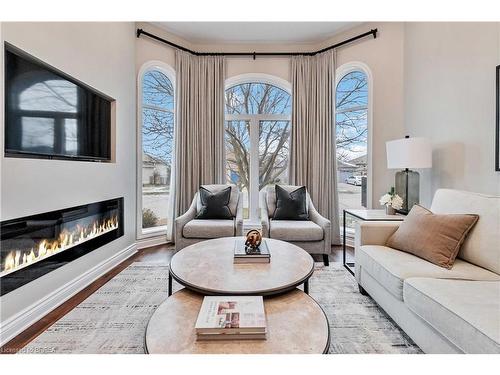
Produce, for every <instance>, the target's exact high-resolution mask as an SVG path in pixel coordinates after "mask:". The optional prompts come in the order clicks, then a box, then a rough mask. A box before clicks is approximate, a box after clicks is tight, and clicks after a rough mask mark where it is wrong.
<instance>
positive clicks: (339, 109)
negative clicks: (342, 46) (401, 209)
mask: <svg viewBox="0 0 500 375" xmlns="http://www.w3.org/2000/svg"><path fill="white" fill-rule="evenodd" d="M339 70H340V74H339V72H338V74H337V76H338V80H337V86H336V95H335V124H336V149H337V182H338V194H339V206H340V215H343V210H344V209H349V208H351V209H360V208H363V207H369V206H370V198H371V197H370V191H371V181H370V177H371V176H369V170H370V168H369V163H370V160H371V158H370V154H369V153H370V146H369V142H368V140H369V136H370V135H369V131H370V121H369V120H370V114H369V100H371V98H369V89H370V85H371V83H370V80H369V76H368V74H367V72H366V71H364V70H363V69H359V67H358V66H357V65H348V66H343V67H340V68H339ZM341 223H342V220H341ZM347 224H348V225H347V226H349V223H347ZM347 233H348V234H349V233H350V232H349V230H348V231H347Z"/></svg>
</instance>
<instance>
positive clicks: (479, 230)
mask: <svg viewBox="0 0 500 375" xmlns="http://www.w3.org/2000/svg"><path fill="white" fill-rule="evenodd" d="M430 209H431V211H432V212H434V213H437V214H440V213H441V214H446V213H449V214H452V213H476V214H478V215H479V221H478V222H477V224H476V225H475V227H474V228H473V229H472V231H471V232H470V234H469V235H468V237H467V239H466V240H465V242H464V244H463V246H462V247H461V249H460V252H459V254H458V257H457V259H456V261H455V264H454V265H453V267H452V268H451V269H450V270H448V269H445V268H442V267H439V266H436V265H434V264H432V263H429V262H427V261H425V260H423V259H421V258H418V257H415V256H413V255H411V254H408V253H405V252H402V251H398V250H395V249H392V248H389V247H387V246H385V243H386V241H387V239H388V237H389V236H390V235H391V234H392V233H394V232H395V230H396V229H397V227H398V225H399V223H395V222H363V223H360V224H358V227H357V229H356V239H355V257H356V272H355V274H356V280H357V282H358V284H359V287H360V288H359V289H360V292H361V293H368V294H369V295H370V296H371V297H372V298H373V299H374V300H375V301H376V302H377V303H378V304H379V306H381V307H382V308H383V309H384V310H385V311H386V312H387V313H388V314H389V315H390V316H391V317H392V319H393V320H394V321H395V322H396V323H397V324H398V325H399V326H400V327H401V328H402V329H403V330H404V331H405V332H406V333H407V334H408V335H409V336H410V337H411V338H412V339H413V341H414V342H415V343H416V344H417V345H418V346H419V347H420V348H421V349H422V350H423V351H424V352H426V353H500V197H494V196H486V195H482V194H476V193H470V192H463V191H457V190H450V189H440V190H438V191H437V192H436V194H435V196H434V199H433V202H432V206H431V208H430Z"/></svg>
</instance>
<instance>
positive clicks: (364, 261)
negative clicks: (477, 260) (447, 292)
mask: <svg viewBox="0 0 500 375" xmlns="http://www.w3.org/2000/svg"><path fill="white" fill-rule="evenodd" d="M356 262H357V263H359V266H361V267H362V268H364V269H365V271H366V272H368V273H369V274H370V275H371V276H372V277H373V278H375V279H376V280H377V281H378V282H379V283H380V284H381V285H382V286H384V287H385V288H386V289H387V290H388V291H389V292H391V293H392V294H393V295H394V296H395V297H396V298H399V299H400V300H403V282H404V280H405V279H408V278H410V277H432V278H437V279H459V280H484V281H500V275H497V274H496V273H493V272H491V271H488V270H485V269H484V268H481V267H478V266H475V265H473V264H471V263H468V262H465V261H464V260H461V259H456V260H455V263H454V264H453V267H452V268H451V269H446V268H443V267H439V266H436V265H435V264H432V263H430V262H428V261H426V260H424V259H421V258H418V257H416V256H414V255H411V254H408V253H405V252H403V251H399V250H395V249H392V248H390V247H387V246H380V245H364V246H360V247H359V248H358V249H356ZM361 282H362V280H361Z"/></svg>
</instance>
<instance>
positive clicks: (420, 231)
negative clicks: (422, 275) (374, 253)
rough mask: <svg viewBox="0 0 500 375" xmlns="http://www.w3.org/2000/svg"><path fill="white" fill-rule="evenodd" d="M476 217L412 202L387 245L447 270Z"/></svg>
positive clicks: (477, 217)
mask: <svg viewBox="0 0 500 375" xmlns="http://www.w3.org/2000/svg"><path fill="white" fill-rule="evenodd" d="M478 219H479V216H478V215H472V214H471V215H469V214H463V215H462V214H453V215H435V214H433V213H432V212H431V211H429V210H427V209H426V208H424V207H422V206H419V205H415V206H413V208H412V209H411V211H410V213H409V214H408V216H407V217H406V218H405V220H404V221H403V222H402V223H401V225H400V226H399V228H398V229H397V230H396V232H395V233H394V234H393V235H392V236H391V237H390V238H389V239H388V240H387V244H386V245H387V246H389V247H392V248H394V249H398V250H401V251H404V252H407V253H410V254H413V255H416V256H418V257H420V258H423V259H425V260H427V261H429V262H431V263H434V264H436V265H438V266H441V267H445V268H448V269H449V268H451V267H452V266H453V262H454V261H455V258H456V257H457V254H458V251H459V250H460V246H461V245H462V243H463V242H464V240H465V237H466V236H467V234H468V233H469V231H470V230H471V229H472V227H473V226H474V224H476V222H477V220H478Z"/></svg>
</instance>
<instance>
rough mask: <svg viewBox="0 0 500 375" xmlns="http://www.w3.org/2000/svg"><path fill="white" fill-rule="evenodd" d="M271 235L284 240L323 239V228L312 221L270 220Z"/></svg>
mask: <svg viewBox="0 0 500 375" xmlns="http://www.w3.org/2000/svg"><path fill="white" fill-rule="evenodd" d="M269 237H271V238H275V239H278V240H284V241H303V242H309V241H321V240H323V229H322V228H321V227H320V226H319V225H318V224H316V223H314V222H312V221H301V220H299V221H297V220H270V222H269Z"/></svg>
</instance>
